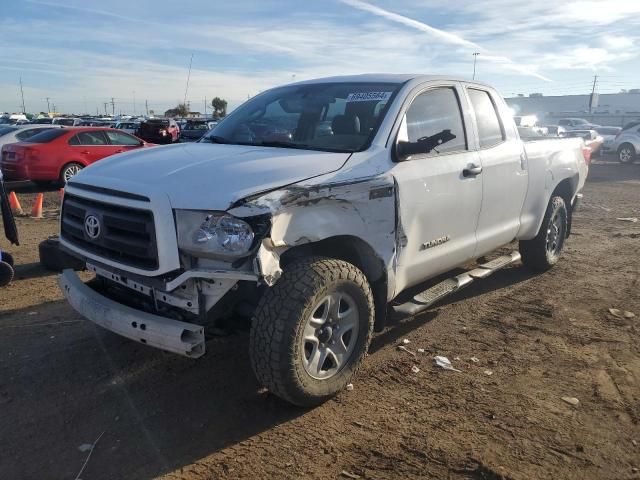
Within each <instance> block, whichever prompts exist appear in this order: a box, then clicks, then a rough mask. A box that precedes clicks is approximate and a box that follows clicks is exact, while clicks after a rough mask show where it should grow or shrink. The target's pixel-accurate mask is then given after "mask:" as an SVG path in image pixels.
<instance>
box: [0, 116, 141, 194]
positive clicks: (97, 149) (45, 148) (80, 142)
mask: <svg viewBox="0 0 640 480" xmlns="http://www.w3.org/2000/svg"><path fill="white" fill-rule="evenodd" d="M148 146H150V145H149V144H148V143H146V142H144V141H143V140H140V139H139V138H136V137H134V136H133V135H129V134H128V133H124V132H121V131H119V130H113V129H110V128H101V127H76V128H60V129H50V130H47V131H45V132H42V133H38V134H37V135H34V136H32V137H30V138H29V139H27V141H24V142H20V143H13V144H9V145H5V146H3V147H2V160H1V161H0V168H2V171H3V172H4V175H5V179H7V180H31V181H32V182H34V183H36V184H39V185H47V184H50V183H52V182H59V183H61V184H65V183H66V182H68V181H69V179H70V178H71V177H73V176H74V175H75V174H76V173H78V172H79V171H80V170H82V169H83V168H84V167H87V166H88V165H91V164H92V163H94V162H96V161H98V160H101V159H103V158H105V157H108V156H110V155H114V154H116V153H121V152H127V151H129V150H135V149H138V148H141V147H148Z"/></svg>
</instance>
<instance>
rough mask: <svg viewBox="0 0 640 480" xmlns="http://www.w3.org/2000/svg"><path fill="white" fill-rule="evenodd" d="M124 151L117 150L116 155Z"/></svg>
mask: <svg viewBox="0 0 640 480" xmlns="http://www.w3.org/2000/svg"><path fill="white" fill-rule="evenodd" d="M122 152H124V150H116V153H122Z"/></svg>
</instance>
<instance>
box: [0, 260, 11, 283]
mask: <svg viewBox="0 0 640 480" xmlns="http://www.w3.org/2000/svg"><path fill="white" fill-rule="evenodd" d="M13 274H14V271H13V267H12V266H11V265H9V264H8V263H7V262H0V287H4V286H5V285H9V284H10V283H11V281H12V280H13Z"/></svg>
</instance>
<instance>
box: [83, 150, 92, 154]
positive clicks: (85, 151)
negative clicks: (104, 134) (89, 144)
mask: <svg viewBox="0 0 640 480" xmlns="http://www.w3.org/2000/svg"><path fill="white" fill-rule="evenodd" d="M80 153H81V154H83V155H88V154H89V153H91V152H89V150H82V151H81V152H80Z"/></svg>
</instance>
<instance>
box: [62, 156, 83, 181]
mask: <svg viewBox="0 0 640 480" xmlns="http://www.w3.org/2000/svg"><path fill="white" fill-rule="evenodd" d="M72 163H77V164H79V165H82V168H87V167H88V166H89V164H88V163H87V162H86V161H84V160H67V161H65V162H63V163H62V165H61V166H60V168H59V169H58V178H61V177H62V171H63V170H64V169H65V168H66V167H68V166H69V165H71V164H72Z"/></svg>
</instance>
